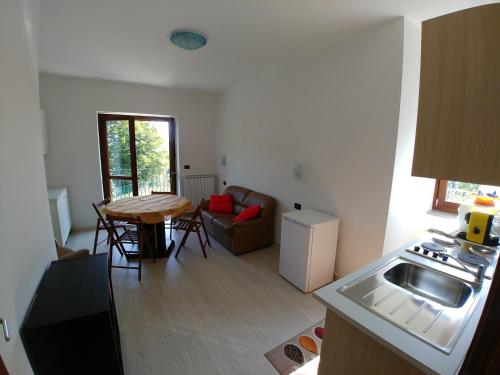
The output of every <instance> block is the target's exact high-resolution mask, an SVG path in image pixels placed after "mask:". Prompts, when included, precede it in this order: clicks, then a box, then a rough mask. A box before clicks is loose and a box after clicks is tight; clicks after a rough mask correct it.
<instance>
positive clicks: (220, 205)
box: [208, 194, 233, 214]
mask: <svg viewBox="0 0 500 375" xmlns="http://www.w3.org/2000/svg"><path fill="white" fill-rule="evenodd" d="M208 210H209V211H210V212H219V213H221V214H232V213H233V196H232V195H231V194H224V195H211V196H210V204H209V205H208Z"/></svg>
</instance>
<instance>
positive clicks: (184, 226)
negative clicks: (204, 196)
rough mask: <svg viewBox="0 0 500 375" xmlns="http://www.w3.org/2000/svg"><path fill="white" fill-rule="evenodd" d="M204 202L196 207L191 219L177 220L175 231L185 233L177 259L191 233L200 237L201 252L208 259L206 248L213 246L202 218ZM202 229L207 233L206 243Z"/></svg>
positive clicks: (181, 218)
mask: <svg viewBox="0 0 500 375" xmlns="http://www.w3.org/2000/svg"><path fill="white" fill-rule="evenodd" d="M203 202H204V201H203V200H202V201H201V203H200V204H199V205H198V206H197V207H196V209H195V210H194V211H193V213H192V215H191V217H187V218H186V217H180V218H177V219H176V222H175V227H174V229H175V230H180V231H185V232H186V233H184V237H182V241H181V243H180V244H179V248H178V249H177V252H176V253H175V257H176V258H177V256H178V255H179V252H180V251H181V248H182V247H184V245H185V244H186V240H187V238H188V236H189V233H191V232H195V233H196V235H197V236H198V240H199V241H200V245H201V251H203V256H204V257H205V258H206V257H207V253H206V251H205V246H206V245H207V244H208V246H209V247H211V246H212V245H211V244H210V240H209V238H208V234H207V229H206V228H205V223H204V222H203V217H202V216H201V210H202V208H203ZM201 228H203V231H204V232H205V240H206V241H205V242H203V240H202V238H201Z"/></svg>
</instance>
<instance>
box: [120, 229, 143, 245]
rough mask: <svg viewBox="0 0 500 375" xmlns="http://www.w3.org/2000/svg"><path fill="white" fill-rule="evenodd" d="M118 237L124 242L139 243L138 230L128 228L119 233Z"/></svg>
mask: <svg viewBox="0 0 500 375" xmlns="http://www.w3.org/2000/svg"><path fill="white" fill-rule="evenodd" d="M118 239H119V240H120V241H121V242H124V243H139V232H138V231H136V230H130V229H129V230H127V231H126V232H123V233H122V234H120V235H119V237H118Z"/></svg>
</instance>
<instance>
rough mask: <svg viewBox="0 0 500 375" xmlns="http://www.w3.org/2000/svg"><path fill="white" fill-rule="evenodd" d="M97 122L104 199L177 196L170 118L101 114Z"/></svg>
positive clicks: (172, 124) (172, 128)
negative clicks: (155, 194)
mask: <svg viewBox="0 0 500 375" xmlns="http://www.w3.org/2000/svg"><path fill="white" fill-rule="evenodd" d="M98 122H99V144H100V153H101V172H102V190H103V192H104V196H105V197H109V198H111V200H117V199H122V198H126V197H130V196H133V195H147V194H150V193H151V191H167V192H172V193H174V194H175V193H176V170H175V120H174V119H173V118H171V117H151V116H133V115H120V114H104V113H100V114H99V115H98Z"/></svg>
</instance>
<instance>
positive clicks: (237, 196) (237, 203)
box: [224, 185, 250, 214]
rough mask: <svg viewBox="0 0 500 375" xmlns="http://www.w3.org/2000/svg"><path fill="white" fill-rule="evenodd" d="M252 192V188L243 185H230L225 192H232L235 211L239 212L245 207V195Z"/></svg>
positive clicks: (235, 212)
mask: <svg viewBox="0 0 500 375" xmlns="http://www.w3.org/2000/svg"><path fill="white" fill-rule="evenodd" d="M248 193H250V190H248V189H247V188H244V187H241V186H236V185H233V186H228V187H227V189H226V190H225V191H224V194H231V195H232V196H233V213H234V214H239V213H240V212H241V210H242V209H243V208H245V207H244V204H243V202H244V200H245V197H246V196H247V195H248Z"/></svg>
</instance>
